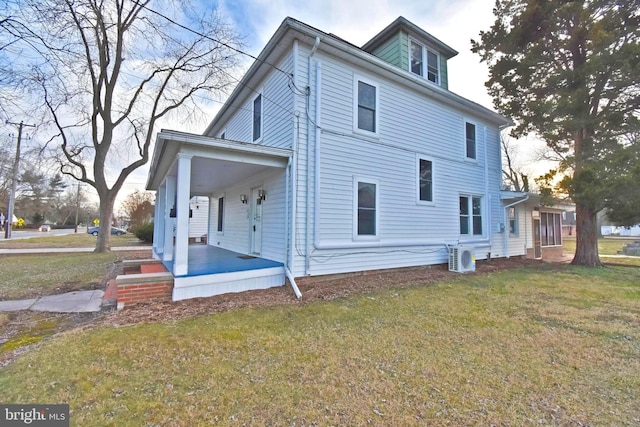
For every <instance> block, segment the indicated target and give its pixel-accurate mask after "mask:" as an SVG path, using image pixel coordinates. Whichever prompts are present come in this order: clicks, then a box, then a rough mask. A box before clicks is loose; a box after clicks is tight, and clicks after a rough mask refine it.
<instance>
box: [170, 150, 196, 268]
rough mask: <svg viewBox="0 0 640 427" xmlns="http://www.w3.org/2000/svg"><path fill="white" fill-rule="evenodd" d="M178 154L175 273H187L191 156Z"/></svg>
mask: <svg viewBox="0 0 640 427" xmlns="http://www.w3.org/2000/svg"><path fill="white" fill-rule="evenodd" d="M192 157H193V156H192V155H189V154H183V153H180V154H178V180H177V183H176V195H177V201H176V254H175V259H174V262H173V274H174V275H175V276H182V275H185V274H187V272H188V267H189V200H190V199H191V158H192Z"/></svg>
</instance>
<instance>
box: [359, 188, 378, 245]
mask: <svg viewBox="0 0 640 427" xmlns="http://www.w3.org/2000/svg"><path fill="white" fill-rule="evenodd" d="M354 192H355V199H356V200H355V203H354V205H355V212H354V225H355V230H354V236H355V237H377V236H378V184H377V183H376V182H371V181H361V180H358V179H354Z"/></svg>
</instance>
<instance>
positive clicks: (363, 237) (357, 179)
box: [353, 176, 380, 241]
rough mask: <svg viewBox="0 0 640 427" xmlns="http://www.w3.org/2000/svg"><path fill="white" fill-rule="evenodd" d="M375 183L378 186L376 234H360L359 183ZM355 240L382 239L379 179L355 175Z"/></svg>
mask: <svg viewBox="0 0 640 427" xmlns="http://www.w3.org/2000/svg"><path fill="white" fill-rule="evenodd" d="M361 182H362V183H364V184H374V185H375V186H376V222H375V226H376V234H375V235H371V236H368V235H359V234H358V183H361ZM353 240H368V241H376V240H380V184H379V183H378V180H377V179H370V178H366V177H359V176H354V177H353Z"/></svg>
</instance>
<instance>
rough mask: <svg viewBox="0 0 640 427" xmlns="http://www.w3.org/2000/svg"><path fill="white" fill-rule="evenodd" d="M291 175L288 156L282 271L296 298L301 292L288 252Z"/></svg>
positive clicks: (299, 296)
mask: <svg viewBox="0 0 640 427" xmlns="http://www.w3.org/2000/svg"><path fill="white" fill-rule="evenodd" d="M290 176H291V157H289V161H287V168H286V169H285V178H284V180H285V212H286V213H287V214H286V215H285V216H286V218H287V219H286V221H285V222H286V225H285V242H287V243H288V244H287V243H285V248H286V249H285V263H284V272H285V275H286V276H287V279H289V283H291V287H292V288H293V292H294V293H295V294H296V297H297V298H298V299H300V298H302V294H301V293H300V289H298V285H297V284H296V281H295V280H294V279H293V274H291V269H290V268H289V265H290V264H289V262H290V259H291V258H290V257H289V254H290V253H293V248H292V247H291V246H290V244H291V239H290V234H291V232H290V229H289V211H290V209H291V204H290V203H289V179H290Z"/></svg>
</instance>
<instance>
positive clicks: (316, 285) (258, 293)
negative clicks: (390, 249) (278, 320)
mask: <svg viewBox="0 0 640 427" xmlns="http://www.w3.org/2000/svg"><path fill="white" fill-rule="evenodd" d="M542 265H549V264H548V263H542V262H541V261H535V260H528V259H521V258H510V259H499V260H492V261H490V262H486V261H485V262H478V263H477V264H476V272H475V273H468V274H485V273H489V272H493V271H500V270H505V269H510V268H517V267H524V266H542ZM456 274H458V273H451V272H449V271H448V270H447V267H446V265H438V266H429V267H417V268H411V269H403V270H398V271H394V272H382V273H377V274H367V275H357V276H348V277H341V278H339V279H332V280H323V281H314V282H310V283H305V284H300V285H299V288H300V292H302V300H298V299H296V297H295V295H294V294H293V291H292V290H291V287H290V286H289V285H287V286H280V287H277V288H270V289H263V290H255V291H246V292H241V293H231V294H224V295H216V296H213V297H209V298H194V299H189V300H183V301H176V302H155V303H145V304H136V305H132V306H128V307H125V308H124V309H123V310H121V311H118V312H114V313H111V314H109V315H108V316H106V317H105V318H104V319H103V320H104V322H106V323H109V324H118V325H123V324H134V323H140V322H165V321H174V320H179V319H184V318H188V317H193V316H200V315H205V314H209V313H217V312H224V311H229V310H234V309H238V308H246V307H265V306H275V305H303V304H307V303H309V302H312V301H322V300H332V299H336V298H343V297H347V296H349V295H355V294H366V293H371V292H375V291H378V290H383V289H388V288H391V287H405V286H415V285H429V284H432V283H436V282H438V281H441V280H444V279H446V278H450V277H454V276H455V275H456Z"/></svg>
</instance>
